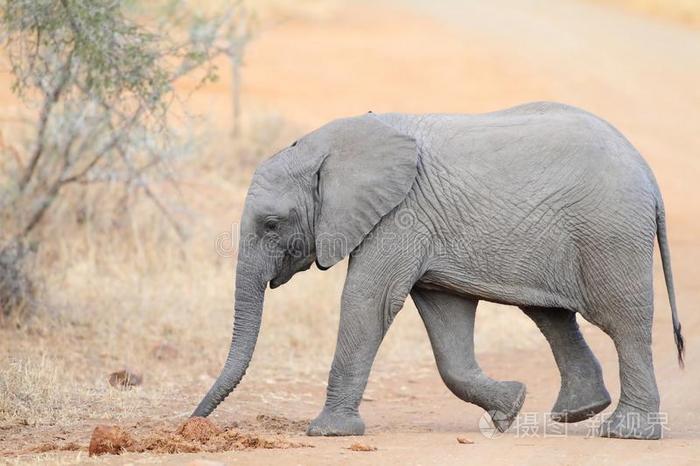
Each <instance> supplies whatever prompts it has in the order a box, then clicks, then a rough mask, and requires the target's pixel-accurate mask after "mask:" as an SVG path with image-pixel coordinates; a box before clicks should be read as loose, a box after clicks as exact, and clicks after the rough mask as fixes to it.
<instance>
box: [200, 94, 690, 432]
mask: <svg viewBox="0 0 700 466" xmlns="http://www.w3.org/2000/svg"><path fill="white" fill-rule="evenodd" d="M655 237H656V238H657V239H658V244H659V248H660V252H661V260H662V265H663V272H664V275H665V279H666V287H667V291H668V296H669V302H670V308H671V314H672V323H673V331H674V337H675V344H676V348H677V351H678V361H679V364H680V365H681V366H682V362H683V347H684V344H683V337H682V334H681V325H680V322H679V319H678V313H677V309H676V302H675V296H674V289H673V278H672V274H671V259H670V250H669V244H668V237H667V229H666V220H665V211H664V205H663V201H662V197H661V193H660V190H659V187H658V185H657V183H656V180H655V178H654V175H653V174H652V172H651V169H650V168H649V166H648V165H647V164H646V162H645V161H644V160H643V158H642V156H641V155H640V154H639V153H638V152H637V150H636V149H635V148H634V147H633V146H632V145H631V143H630V142H629V141H628V140H627V139H626V138H625V137H624V136H623V135H622V134H621V133H620V132H618V131H617V130H616V129H615V128H614V127H613V126H612V125H610V124H609V123H607V122H606V121H604V120H603V119H601V118H599V117H597V116H595V115H593V114H591V113H588V112H586V111H584V110H581V109H578V108H575V107H572V106H568V105H564V104H560V103H549V102H537V103H530V104H524V105H520V106H516V107H513V108H509V109H505V110H500V111H495V112H491V113H482V114H425V115H415V114H400V113H381V114H379V113H372V112H368V113H366V114H362V115H359V116H353V117H349V118H341V119H337V120H334V121H331V122H330V123H328V124H326V125H324V126H322V127H321V128H319V129H317V130H315V131H313V132H311V133H309V134H307V135H305V136H304V137H302V138H300V139H299V140H297V141H295V142H294V143H293V144H291V145H290V146H289V147H287V148H285V149H283V150H281V151H280V152H278V153H277V154H275V155H274V156H272V157H271V158H270V159H268V160H266V161H264V162H263V163H261V164H260V165H259V167H258V168H257V170H256V171H255V173H254V175H253V177H252V181H251V185H250V188H249V190H248V193H247V196H246V200H245V203H244V209H243V213H242V217H241V222H240V238H239V246H238V259H237V268H236V289H235V306H234V308H235V317H234V325H233V336H232V340H231V347H230V350H229V353H228V357H227V359H226V362H225V365H224V368H223V370H222V372H221V374H220V375H219V377H218V378H217V380H216V381H215V383H214V384H213V386H212V387H211V389H210V390H209V392H208V393H207V394H206V396H205V397H204V398H203V399H202V401H201V403H200V404H199V406H198V407H197V408H196V409H195V411H194V413H193V414H192V415H193V416H207V415H209V414H210V413H211V412H212V411H213V410H214V409H215V408H216V406H217V405H219V403H221V401H222V400H224V398H226V397H227V396H228V395H229V394H230V393H231V392H232V391H233V389H234V388H235V387H236V386H237V384H238V383H239V382H240V380H241V378H242V377H243V375H244V373H245V371H246V369H247V367H248V364H249V363H250V359H251V357H252V354H253V351H254V349H255V344H256V340H257V336H258V333H259V329H260V322H261V315H262V307H263V300H264V295H265V292H266V288H267V285H268V283H269V286H270V288H271V289H273V288H276V287H278V286H280V285H282V284H284V283H286V282H287V281H289V280H290V279H291V278H292V276H293V275H294V274H296V273H297V272H300V271H304V270H307V269H309V268H310V267H311V266H312V265H313V264H314V263H315V264H316V266H317V267H318V268H319V269H321V270H326V269H328V268H330V267H332V266H333V265H335V264H337V263H338V262H339V261H341V259H343V258H345V257H346V256H349V261H348V270H347V276H346V280H345V284H344V289H343V292H342V297H341V305H340V325H339V330H338V337H337V343H336V350H335V356H334V358H333V363H332V367H331V370H330V374H329V377H328V386H327V394H326V401H325V405H324V407H323V409H322V410H321V413H320V414H319V415H318V417H317V418H316V419H314V420H313V421H312V422H311V424H310V426H309V428H308V431H307V434H308V435H327V436H334V435H362V434H363V433H364V429H365V427H364V423H363V421H362V419H361V418H360V415H359V411H358V408H359V405H360V401H361V399H362V394H363V391H364V389H365V386H366V384H367V379H368V376H369V373H370V369H371V366H372V363H373V360H374V358H375V355H376V353H377V350H378V348H379V345H380V343H381V341H382V339H383V337H384V335H385V334H386V332H387V330H388V328H389V326H390V325H391V323H392V321H393V320H394V318H395V317H396V315H397V313H398V312H399V310H400V309H401V308H402V306H403V304H404V301H405V300H406V298H407V297H408V296H409V295H410V296H411V297H412V299H413V300H414V302H415V304H416V307H417V309H418V312H419V314H420V317H421V318H422V320H423V322H424V324H425V327H426V329H427V333H428V336H429V339H430V343H431V346H432V349H433V352H434V355H435V360H436V364H437V367H438V371H439V374H440V376H441V378H442V379H443V381H444V383H445V384H446V385H447V387H448V388H449V389H450V390H451V391H452V392H453V393H454V394H455V395H456V396H457V397H459V398H461V399H462V400H464V401H467V402H471V403H474V404H476V405H478V406H480V407H482V408H483V409H485V410H486V411H488V412H489V413H490V414H491V415H492V418H493V421H494V424H495V426H496V427H497V428H498V429H499V430H501V431H504V430H506V429H507V428H508V427H509V425H510V424H511V423H512V422H513V421H514V419H516V417H517V415H518V412H519V411H520V409H521V407H522V404H523V401H524V398H525V393H526V389H525V386H524V385H523V384H522V383H520V382H517V381H496V380H493V379H491V378H489V377H488V376H487V375H485V374H484V372H482V370H481V369H480V367H479V365H478V363H477V361H476V359H475V357H474V343H473V332H474V316H475V311H476V307H477V303H478V302H479V301H480V300H485V301H490V302H496V303H502V304H507V305H513V306H518V307H520V308H521V309H522V310H523V312H524V313H525V314H526V315H527V316H529V317H530V318H531V319H532V320H533V321H534V323H535V324H536V325H537V327H538V328H539V329H540V330H541V332H542V333H543V335H544V337H545V338H546V340H547V342H548V343H549V345H550V347H551V351H552V353H553V356H554V359H555V362H556V364H557V366H558V369H559V371H560V375H561V386H560V391H559V395H558V397H557V399H556V402H555V404H554V407H553V408H552V410H551V412H552V418H553V419H554V420H556V421H559V422H578V421H582V420H584V419H588V418H590V417H592V416H593V415H595V414H597V413H599V412H601V411H602V410H604V409H605V408H606V407H607V406H608V405H609V404H610V402H611V399H610V395H609V394H608V391H607V389H606V387H605V384H604V381H603V377H602V371H601V366H600V364H599V362H598V360H597V359H596V357H595V356H594V354H593V353H592V351H591V349H590V348H589V346H588V344H587V343H586V341H585V340H584V338H583V336H582V334H581V332H580V329H579V326H578V324H577V321H576V314H580V316H582V317H583V318H584V319H585V320H587V321H588V322H591V323H592V324H594V325H595V326H597V327H599V328H600V329H602V330H603V332H605V333H606V334H607V335H608V336H609V337H610V338H611V339H612V341H613V342H614V345H615V348H616V351H617V354H618V359H619V376H620V384H621V391H620V398H619V403H618V404H617V407H616V409H615V410H614V411H613V413H612V414H611V415H610V416H609V417H608V418H607V419H606V420H605V421H604V422H603V423H602V426H601V428H600V431H599V434H600V435H602V436H605V437H615V438H638V439H657V438H659V437H660V436H661V434H662V427H663V426H661V425H660V424H659V423H658V422H655V418H656V416H658V413H659V394H658V389H657V385H656V380H655V375H654V368H653V363H652V351H651V328H652V317H653V299H652V295H653V283H652V260H653V252H654V242H655V241H654V240H655Z"/></svg>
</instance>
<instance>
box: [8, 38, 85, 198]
mask: <svg viewBox="0 0 700 466" xmlns="http://www.w3.org/2000/svg"><path fill="white" fill-rule="evenodd" d="M72 61H73V52H72V51H71V53H70V54H69V55H68V58H67V60H66V63H65V65H64V66H63V72H62V73H61V79H60V80H59V82H58V84H57V85H56V87H55V88H54V89H53V91H52V92H50V93H47V94H46V95H45V96H44V105H43V106H42V108H41V113H40V115H39V123H38V125H39V129H38V130H37V136H36V147H35V148H34V152H33V153H32V156H31V158H30V160H29V165H27V169H26V170H25V171H24V175H22V178H21V179H20V180H19V186H18V187H19V192H20V193H23V192H24V190H25V188H26V187H27V185H28V184H29V182H30V181H31V179H32V176H33V175H34V171H35V170H36V166H37V164H38V163H39V159H40V158H41V157H42V155H43V154H44V149H45V143H46V139H45V138H46V128H47V127H48V123H49V116H50V114H51V110H52V109H53V107H54V105H56V103H57V102H58V99H59V98H60V97H61V93H62V92H63V90H64V89H65V87H66V85H67V84H68V81H69V78H70V75H71V72H70V68H71V64H72Z"/></svg>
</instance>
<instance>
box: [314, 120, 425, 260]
mask: <svg viewBox="0 0 700 466" xmlns="http://www.w3.org/2000/svg"><path fill="white" fill-rule="evenodd" d="M322 130H323V128H322V129H321V130H320V131H322ZM326 130H327V131H328V133H329V134H328V137H329V147H330V148H329V152H328V155H327V156H326V158H325V159H324V161H323V163H322V165H321V166H320V168H319V172H318V196H317V207H316V264H317V265H318V267H319V268H321V269H327V268H329V267H331V266H333V265H334V264H336V263H337V262H338V261H340V260H341V259H343V258H344V257H345V256H347V255H348V254H350V252H352V251H353V250H354V249H355V248H356V247H357V246H358V245H359V244H360V243H361V242H362V240H363V239H364V237H365V236H366V235H367V234H368V233H369V232H370V231H371V230H372V228H374V226H375V225H376V224H377V223H378V222H379V221H380V220H381V219H382V217H383V216H385V215H386V214H388V213H389V212H390V211H391V210H392V209H394V208H395V207H396V206H398V205H399V204H400V203H401V202H402V201H403V200H404V198H405V197H406V195H407V194H408V192H409V191H410V189H411V186H412V185H413V181H414V179H415V177H416V173H417V160H418V149H417V147H416V142H415V140H414V139H413V138H411V137H409V136H407V135H405V134H401V133H400V132H398V131H397V130H395V129H394V128H392V127H390V126H388V125H387V124H385V123H383V122H382V121H380V120H379V119H377V117H376V116H374V115H372V114H367V115H363V116H359V117H353V118H347V119H342V120H337V121H335V122H333V123H331V124H329V125H328V127H327V128H326Z"/></svg>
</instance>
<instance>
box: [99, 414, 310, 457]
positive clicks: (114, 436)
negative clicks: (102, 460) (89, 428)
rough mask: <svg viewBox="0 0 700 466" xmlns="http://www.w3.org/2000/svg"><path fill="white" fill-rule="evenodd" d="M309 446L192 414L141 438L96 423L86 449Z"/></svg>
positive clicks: (171, 450)
mask: <svg viewBox="0 0 700 466" xmlns="http://www.w3.org/2000/svg"><path fill="white" fill-rule="evenodd" d="M312 446H313V445H308V444H304V443H296V442H290V441H288V440H285V439H283V438H279V437H277V438H264V437H260V436H258V435H256V434H244V433H242V432H240V431H238V430H236V429H235V428H227V429H222V428H221V427H219V426H217V425H216V424H214V423H213V422H212V421H210V420H209V419H205V418H201V417H195V418H190V419H188V420H187V421H185V422H184V423H182V424H181V425H180V426H179V427H178V428H177V429H176V430H175V431H172V430H169V429H165V428H163V429H161V430H159V431H156V432H151V433H148V434H146V435H145V436H143V437H142V438H136V437H134V438H132V437H131V436H129V434H128V433H126V432H125V431H124V430H122V429H121V428H119V427H108V426H98V427H97V428H95V432H93V437H92V440H91V441H90V450H89V451H90V455H100V454H104V453H111V454H119V453H121V452H122V451H129V452H136V453H143V452H150V453H171V454H172V453H199V452H207V453H214V452H221V451H231V450H249V449H255V448H267V449H273V448H302V447H312Z"/></svg>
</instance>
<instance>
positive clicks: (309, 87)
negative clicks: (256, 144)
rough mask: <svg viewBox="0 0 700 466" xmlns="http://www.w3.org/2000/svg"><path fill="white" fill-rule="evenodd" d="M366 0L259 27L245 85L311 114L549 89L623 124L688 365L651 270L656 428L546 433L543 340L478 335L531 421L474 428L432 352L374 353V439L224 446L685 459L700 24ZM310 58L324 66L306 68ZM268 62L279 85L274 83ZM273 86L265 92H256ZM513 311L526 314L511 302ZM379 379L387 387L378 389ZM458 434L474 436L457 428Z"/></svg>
mask: <svg viewBox="0 0 700 466" xmlns="http://www.w3.org/2000/svg"><path fill="white" fill-rule="evenodd" d="M377 3H378V2H373V4H372V5H373V6H372V7H358V6H355V7H352V8H347V9H345V10H343V12H341V13H340V14H339V15H338V17H337V18H336V19H334V20H333V21H331V24H325V25H323V26H311V27H309V26H308V25H306V26H303V25H288V26H285V27H283V28H282V29H281V30H279V31H277V32H272V33H271V34H270V35H269V36H268V37H264V38H263V39H262V40H261V43H259V44H258V45H257V46H256V48H254V51H253V54H252V55H251V57H250V63H249V64H250V70H249V71H250V72H251V74H254V76H249V78H248V80H249V85H248V86H247V92H248V96H249V97H250V98H251V99H256V100H257V101H259V102H260V101H262V102H264V103H265V104H267V105H269V106H270V107H271V108H275V109H276V110H277V111H279V112H280V113H281V114H283V115H285V116H286V117H289V118H291V119H293V120H295V121H299V122H301V123H302V124H306V125H308V126H309V127H312V126H315V125H318V124H321V123H323V122H324V121H326V120H327V119H329V118H332V117H335V116H340V115H347V114H351V113H360V112H364V111H367V110H369V109H372V110H374V111H412V112H436V111H447V112H478V111H486V110H492V109H496V108H499V107H505V106H508V105H513V104H517V103H520V102H523V101H531V100H543V99H548V100H558V101H563V102H567V103H571V104H574V105H578V106H581V107H584V108H586V109H588V110H590V111H592V112H594V113H597V114H599V115H602V116H604V117H605V118H606V119H608V120H609V121H611V122H612V123H613V124H614V125H616V126H617V127H618V128H619V129H621V130H622V131H623V133H625V134H626V135H627V136H628V137H629V138H630V139H631V141H632V142H633V143H634V144H635V145H636V146H637V147H638V148H639V150H640V151H641V152H642V153H643V154H644V155H645V157H646V158H647V160H648V161H649V163H650V165H651V166H652V168H653V170H654V172H655V173H656V176H657V178H658V180H659V183H660V185H661V188H662V191H663V193H664V196H665V200H666V205H667V210H668V213H669V217H670V228H671V233H670V234H671V238H672V243H673V244H672V246H673V254H674V272H675V276H676V280H677V288H678V293H679V296H678V300H679V304H680V310H681V318H682V322H683V329H684V332H685V335H686V340H687V368H686V369H685V371H681V370H680V369H679V368H678V367H677V364H676V360H675V356H674V348H673V338H672V334H671V324H670V313H669V309H668V305H667V300H666V299H667V298H666V293H665V288H664V287H663V285H662V281H661V280H660V278H661V277H660V274H659V273H658V272H659V271H658V270H657V282H656V290H657V293H656V302H657V313H656V320H655V327H654V341H655V343H654V357H655V364H656V370H657V377H658V380H659V385H660V387H659V388H660V391H661V394H662V410H663V411H664V412H667V413H668V429H669V430H668V431H667V432H666V437H667V438H666V439H664V440H663V441H660V442H638V441H618V440H607V439H598V438H586V437H587V434H588V431H587V430H588V428H589V427H590V423H588V424H587V425H584V426H571V427H570V428H569V432H568V435H567V436H566V438H558V437H557V438H552V437H549V436H547V435H546V434H545V433H544V429H545V427H546V426H545V422H544V413H546V412H547V411H548V410H549V409H550V407H551V403H552V402H553V400H554V398H555V396H556V392H557V389H558V375H557V372H556V370H555V367H554V365H553V360H552V358H551V356H550V355H549V352H548V349H547V347H546V345H545V343H544V341H542V340H538V341H536V342H535V343H534V344H533V345H531V348H530V349H525V350H520V352H518V353H515V352H514V351H513V350H512V349H509V348H507V347H506V348H505V349H504V350H502V351H501V349H500V348H499V347H489V348H484V347H481V348H479V351H480V353H481V361H482V365H483V366H484V367H485V369H486V370H487V371H488V372H489V373H491V374H493V376H495V377H502V378H507V379H517V380H522V381H524V382H525V383H527V385H528V391H529V395H528V398H527V401H526V403H525V406H524V409H523V411H524V412H528V413H534V415H535V417H537V420H538V425H539V427H540V430H539V431H538V433H537V435H536V436H534V437H525V436H523V435H522V432H519V431H516V432H511V433H507V434H505V435H503V436H501V437H499V438H496V439H488V438H486V437H484V436H483V435H482V433H481V432H480V431H479V428H478V421H479V418H480V416H481V412H480V411H479V410H478V409H477V408H475V407H472V406H467V405H465V404H463V403H461V402H460V401H459V400H457V399H456V398H454V397H453V396H452V395H451V394H449V392H448V391H447V390H446V389H445V388H444V386H443V385H442V383H441V382H440V380H439V377H438V376H437V374H436V371H435V370H434V369H433V368H432V366H431V365H424V366H422V367H418V368H415V367H412V368H411V369H409V370H406V369H405V368H399V367H383V366H382V364H381V362H382V361H381V358H380V360H379V361H378V363H377V366H376V367H375V371H374V374H373V376H372V380H371V381H370V385H369V388H368V392H369V393H371V394H372V397H373V399H374V400H375V401H371V402H365V403H364V404H363V406H362V413H363V415H364V416H365V418H366V421H367V424H368V427H369V433H368V436H367V437H365V438H364V439H362V442H365V443H368V444H371V445H374V446H377V447H378V450H377V451H375V452H368V453H355V452H349V451H347V450H345V451H344V450H343V449H342V448H343V447H347V445H349V444H350V443H352V442H351V441H350V440H345V439H313V440H312V443H313V444H314V445H315V446H316V448H314V449H313V450H306V449H304V450H290V451H285V452H284V453H283V454H282V455H281V456H280V455H278V454H276V453H275V452H258V451H256V452H251V453H243V454H236V455H225V456H222V458H225V459H226V461H229V460H233V459H234V458H237V459H238V460H239V461H240V462H248V461H259V462H260V463H266V462H269V461H272V459H273V458H274V460H275V461H276V462H277V461H283V462H284V463H288V464H292V463H303V464H308V463H329V462H331V461H340V462H350V461H352V462H355V461H357V462H360V463H368V464H369V463H371V464H380V463H390V462H396V463H404V464H464V463H467V462H469V463H471V464H483V463H503V464H562V463H565V464H601V463H603V464H608V463H610V464H613V463H614V464H620V463H634V464H692V463H694V462H695V461H697V459H698V458H700V427H699V421H700V367H698V366H699V364H700V358H699V357H698V353H699V351H698V350H699V349H700V316H699V315H698V313H697V312H696V310H695V308H696V307H697V305H696V303H697V302H698V300H699V299H700V286H699V284H698V282H697V273H696V272H697V268H698V266H697V264H698V262H699V261H700V245H698V238H699V235H698V233H699V232H700V187H699V186H700V185H699V184H698V180H700V155H699V154H700V133H699V132H698V128H700V87H699V86H697V83H698V82H700V35H699V34H698V33H697V32H696V31H692V30H689V29H685V28H684V27H683V26H681V25H676V24H673V23H668V22H662V21H655V20H654V19H653V18H649V17H644V16H638V15H636V14H634V13H630V12H627V11H622V10H616V9H611V8H608V7H605V6H601V5H599V4H589V3H586V2H576V1H570V0H565V1H560V0H527V1H520V0H496V1H493V2H481V1H477V0H469V1H457V0H443V1H440V2H434V1H428V0H415V1H413V2H409V3H410V6H407V4H406V3H405V2H403V3H399V2H395V3H393V4H391V3H386V4H384V5H381V6H377ZM277 33H279V36H276V34H277ZM282 41H287V42H286V43H287V44H294V50H295V52H294V53H292V54H289V53H288V52H287V51H285V48H284V47H281V44H282ZM290 55H291V56H290ZM321 63H322V64H324V65H325V66H323V67H322V69H320V70H319V69H318V66H317V65H318V64H321ZM257 67H259V68H257ZM256 69H257V70H259V72H260V76H258V75H257V72H256ZM257 78H260V79H257ZM280 78H282V79H284V80H287V81H288V82H289V86H288V87H285V86H284V85H282V86H281V87H280V86H278V85H276V84H273V83H277V80H278V79H280ZM268 83H269V85H268ZM268 86H269V87H268ZM272 88H274V89H275V92H274V93H272V95H267V93H266V91H267V90H268V89H272ZM486 319H488V316H486V317H483V318H482V317H480V322H483V323H484V324H487V322H486ZM513 320H514V321H515V322H516V325H520V324H522V325H523V327H527V328H530V325H529V324H528V323H527V322H525V321H524V320H521V317H520V316H519V315H517V313H516V312H513ZM585 330H586V335H587V338H588V340H589V341H590V343H591V345H592V347H593V348H594V351H595V353H596V354H597V355H598V356H599V358H600V359H601V362H602V364H603V366H604V370H605V378H606V382H607V384H608V388H609V389H610V391H611V393H613V394H614V395H613V396H614V398H615V400H616V398H617V393H618V390H619V385H618V377H617V361H616V355H615V352H614V349H613V348H612V345H611V343H610V341H609V339H608V338H607V337H606V336H605V335H603V334H602V332H600V331H599V330H597V329H595V328H592V327H589V326H586V327H585ZM478 331H479V324H477V332H478ZM505 346H507V345H505ZM416 374H419V375H420V376H419V377H416ZM421 374H422V375H421ZM386 387H392V388H393V391H394V392H398V393H397V394H396V395H391V394H390V393H387V392H386V391H382V390H387V388H386ZM402 389H403V390H402ZM388 391H389V392H391V391H392V390H391V389H388ZM394 398H395V399H394ZM614 402H615V401H614ZM316 409H317V406H313V405H312V406H308V407H306V406H304V407H303V408H300V407H297V408H295V409H292V410H291V411H288V412H289V413H292V414H290V415H292V416H293V415H294V414H295V413H296V414H298V415H299V416H301V417H313V416H314V415H315V414H316ZM516 430H522V429H516ZM458 435H465V436H467V437H469V438H470V439H472V440H473V441H474V442H475V443H474V444H473V445H461V444H458V443H457V441H456V437H457V436H458Z"/></svg>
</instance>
